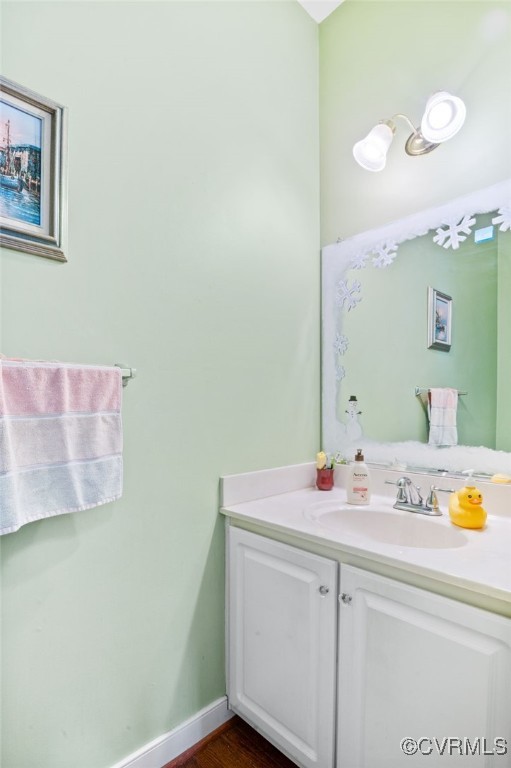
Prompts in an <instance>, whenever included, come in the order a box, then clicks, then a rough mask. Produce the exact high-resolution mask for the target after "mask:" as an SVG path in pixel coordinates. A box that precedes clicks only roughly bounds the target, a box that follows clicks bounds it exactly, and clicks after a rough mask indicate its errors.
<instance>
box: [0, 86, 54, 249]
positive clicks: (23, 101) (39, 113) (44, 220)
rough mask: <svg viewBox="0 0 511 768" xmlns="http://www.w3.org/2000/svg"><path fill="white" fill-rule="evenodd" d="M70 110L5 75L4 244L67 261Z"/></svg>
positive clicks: (1, 110) (0, 166) (0, 198)
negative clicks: (67, 137)
mask: <svg viewBox="0 0 511 768" xmlns="http://www.w3.org/2000/svg"><path fill="white" fill-rule="evenodd" d="M65 118H66V110H65V108H64V107H62V106H61V105H60V104H56V103H55V102H54V101H51V100H50V99H47V98H45V97H44V96H40V95H38V94H36V93H34V92H33V91H30V90H28V89H27V88H24V87H23V86H20V85H18V84H16V83H13V82H12V81H11V80H7V79H6V78H4V77H0V245H2V246H4V247H5V248H11V249H13V250H16V251H23V252H25V253H31V254H34V255H36V256H45V257H46V258H50V259H57V260H58V261H67V259H66V256H65V254H64V236H65V223H66V222H65V220H66V208H67V200H66V194H67V193H66V156H65V152H66V147H65V129H66V125H65Z"/></svg>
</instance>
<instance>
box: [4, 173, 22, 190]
mask: <svg viewBox="0 0 511 768" xmlns="http://www.w3.org/2000/svg"><path fill="white" fill-rule="evenodd" d="M0 185H1V186H2V187H7V188H8V189H16V190H17V191H18V192H22V191H23V179H22V178H21V176H7V175H6V174H4V173H2V174H0Z"/></svg>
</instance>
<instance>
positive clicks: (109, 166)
mask: <svg viewBox="0 0 511 768" xmlns="http://www.w3.org/2000/svg"><path fill="white" fill-rule="evenodd" d="M2 22H3V23H2V31H3V39H2V64H3V67H2V70H3V74H4V75H5V76H6V77H9V78H10V79H12V80H15V81H17V82H19V83H21V84H23V85H25V86H27V87H29V88H31V89H33V90H35V91H36V92H39V93H41V94H44V95H46V96H48V97H50V98H53V99H55V100H56V101H59V102H61V103H63V104H65V105H67V106H68V107H69V244H68V248H67V252H68V256H69V262H68V263H67V264H59V263H56V262H52V261H48V260H45V259H42V258H38V257H33V256H29V255H25V254H20V253H15V252H12V251H8V250H4V251H3V252H2V254H1V268H2V275H1V277H2V294H1V312H0V319H1V321H2V336H1V349H2V352H3V353H4V354H7V355H11V356H21V357H29V358H38V359H50V360H52V359H57V360H66V361H77V362H83V363H102V364H111V363H116V362H121V363H125V364H128V365H130V366H134V367H136V368H137V370H138V375H137V378H136V379H135V380H133V381H132V382H131V383H130V384H129V386H128V388H127V389H126V390H125V392H124V404H123V417H124V443H125V489H124V496H123V498H122V500H121V501H119V502H117V503H115V504H109V505H106V506H104V507H99V508H97V509H94V510H90V511H87V512H82V513H76V514H73V515H68V516H62V517H56V518H53V519H49V520H45V521H41V522H37V523H32V524H30V525H28V526H26V527H25V528H23V529H21V530H20V531H19V532H18V533H15V534H10V535H8V536H4V537H3V538H2V540H1V548H2V553H1V555H2V665H3V669H2V703H3V716H2V740H3V755H2V762H1V764H2V768H35V766H38V768H108V767H109V766H111V765H112V764H114V763H115V762H116V761H118V760H120V759H121V758H122V757H124V756H125V755H127V754H129V753H131V752H133V751H134V750H137V749H139V748H140V747H142V746H143V745H145V744H146V743H147V742H149V741H150V740H152V739H154V738H155V737H158V736H160V735H161V734H163V733H165V732H167V731H169V730H171V729H172V728H173V727H175V726H176V725H178V724H180V723H181V722H183V721H184V720H185V719H186V718H188V717H189V716H191V715H193V714H194V713H196V712H197V711H198V710H200V709H201V708H202V707H204V706H205V705H207V704H208V703H209V702H211V701H213V700H215V699H216V698H217V697H219V696H222V695H223V694H224V693H225V680H224V657H223V655H224V647H223V632H224V615H223V590H224V586H223V576H224V569H223V530H222V523H221V522H220V521H219V519H218V515H217V508H218V498H217V496H218V490H217V489H218V478H219V476H220V475H221V474H229V473H237V472H242V471H249V470H255V469H260V468H263V467H271V466H279V465H283V464H291V463H295V462H302V461H306V460H309V459H311V457H312V456H313V455H314V454H315V452H316V451H317V450H318V442H319V392H320V388H319V148H318V40H317V38H318V32H317V25H316V24H315V23H314V22H313V21H312V19H310V18H309V17H308V16H307V14H306V13H305V11H304V10H303V9H302V8H301V7H300V6H299V5H298V4H297V3H294V2H293V3H291V2H282V3H280V2H272V3H265V2H262V3H248V2H244V3H232V2H226V3H220V2H213V3H211V2H205V3H202V2H154V3H152V2H138V3H137V2H112V3H109V2H85V3H81V2H61V3H58V2H44V0H43V1H42V2H34V3H30V2H5V3H3V7H2Z"/></svg>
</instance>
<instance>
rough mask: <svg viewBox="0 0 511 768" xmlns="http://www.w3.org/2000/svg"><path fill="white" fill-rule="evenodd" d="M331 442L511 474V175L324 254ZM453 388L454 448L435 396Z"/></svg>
mask: <svg viewBox="0 0 511 768" xmlns="http://www.w3.org/2000/svg"><path fill="white" fill-rule="evenodd" d="M322 307H323V308H322V342H323V364H322V413H323V416H322V418H323V445H324V447H325V450H327V451H329V452H338V453H339V454H340V455H341V456H342V457H344V458H347V459H349V458H351V457H352V454H353V453H354V449H355V448H359V447H363V448H364V452H365V456H366V460H368V461H370V462H373V463H377V464H383V465H385V466H396V467H398V466H399V467H404V466H406V467H407V468H408V469H412V468H424V469H427V470H431V469H434V470H439V471H446V472H462V471H467V470H474V472H475V473H476V474H490V475H491V474H494V473H497V472H498V473H506V474H509V475H511V179H510V180H506V181H504V182H502V183H500V184H496V185H495V186H492V187H489V188H486V189H483V190H480V191H478V192H475V193H473V194H470V195H467V196H465V197H463V198H457V199H456V200H453V201H452V202H450V203H448V204H446V205H443V206H441V207H438V208H432V209H428V210H425V211H422V212H420V213H417V214H414V215H413V216H409V217H406V218H404V219H401V220H399V221H396V222H393V223H391V224H388V225H386V226H384V227H381V228H379V229H375V230H371V231H368V232H364V233H361V234H359V235H356V236H354V237H351V238H349V239H347V240H344V241H341V242H338V243H335V244H334V245H330V246H327V247H326V248H324V249H323V253H322ZM432 388H452V389H455V390H457V392H458V393H459V395H458V403H457V412H456V426H457V444H456V445H454V446H449V447H443V446H442V447H439V446H433V445H429V444H428V436H429V421H428V412H427V403H428V392H429V390H430V389H432Z"/></svg>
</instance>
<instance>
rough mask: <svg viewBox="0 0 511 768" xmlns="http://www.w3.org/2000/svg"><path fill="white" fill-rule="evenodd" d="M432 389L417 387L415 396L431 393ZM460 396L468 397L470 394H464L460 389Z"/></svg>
mask: <svg viewBox="0 0 511 768" xmlns="http://www.w3.org/2000/svg"><path fill="white" fill-rule="evenodd" d="M429 390H430V387H415V396H416V397H417V396H418V395H421V394H422V393H423V392H429ZM458 395H468V392H462V391H461V390H459V389H458Z"/></svg>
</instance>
